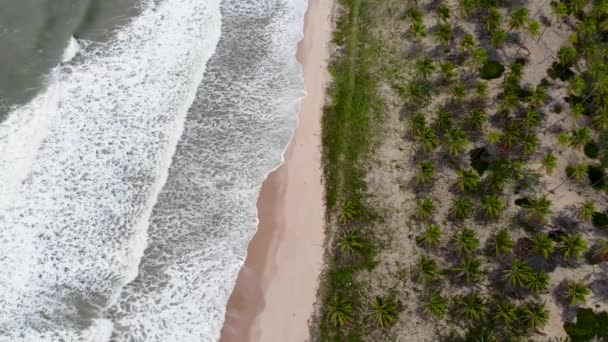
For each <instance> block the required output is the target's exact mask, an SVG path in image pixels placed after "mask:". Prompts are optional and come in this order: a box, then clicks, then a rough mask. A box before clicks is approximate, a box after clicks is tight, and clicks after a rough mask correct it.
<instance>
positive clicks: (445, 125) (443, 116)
mask: <svg viewBox="0 0 608 342" xmlns="http://www.w3.org/2000/svg"><path fill="white" fill-rule="evenodd" d="M434 125H435V128H437V130H438V131H440V132H443V131H447V130H449V129H450V128H451V127H452V126H453V125H454V114H452V113H451V112H450V111H448V110H446V109H445V108H440V109H439V110H438V111H437V117H436V118H435V122H434Z"/></svg>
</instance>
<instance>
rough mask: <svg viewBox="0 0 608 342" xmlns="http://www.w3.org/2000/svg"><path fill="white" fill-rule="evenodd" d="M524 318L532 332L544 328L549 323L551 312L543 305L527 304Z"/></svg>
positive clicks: (524, 309)
mask: <svg viewBox="0 0 608 342" xmlns="http://www.w3.org/2000/svg"><path fill="white" fill-rule="evenodd" d="M522 316H523V318H524V321H525V322H526V324H527V325H528V328H530V330H534V329H538V328H542V327H544V326H545V325H546V324H547V322H548V321H549V311H548V310H547V309H546V308H545V304H543V303H530V304H527V305H526V306H525V307H524V308H523V310H522Z"/></svg>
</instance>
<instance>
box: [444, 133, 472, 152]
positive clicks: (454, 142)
mask: <svg viewBox="0 0 608 342" xmlns="http://www.w3.org/2000/svg"><path fill="white" fill-rule="evenodd" d="M444 138H445V140H444V141H443V145H444V147H445V149H446V151H447V152H448V153H449V154H450V155H452V156H456V155H458V154H460V153H462V152H464V151H465V150H466V149H467V147H468V146H469V137H468V136H467V134H466V133H465V132H464V131H463V130H462V129H460V128H456V129H455V130H453V131H448V132H446V133H445V137H444Z"/></svg>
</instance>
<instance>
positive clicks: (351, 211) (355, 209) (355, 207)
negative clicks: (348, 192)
mask: <svg viewBox="0 0 608 342" xmlns="http://www.w3.org/2000/svg"><path fill="white" fill-rule="evenodd" d="M360 215H361V208H360V206H359V204H357V202H355V201H353V200H347V201H346V202H344V204H342V208H341V210H340V222H342V223H348V222H352V221H355V220H357V219H358V218H359V216H360Z"/></svg>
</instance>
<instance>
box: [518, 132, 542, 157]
mask: <svg viewBox="0 0 608 342" xmlns="http://www.w3.org/2000/svg"><path fill="white" fill-rule="evenodd" d="M539 145H540V141H539V140H538V137H537V136H536V135H534V134H525V135H524V138H523V139H522V141H521V148H522V151H523V153H524V155H526V156H527V155H530V154H532V153H534V152H536V149H537V148H538V146H539Z"/></svg>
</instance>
